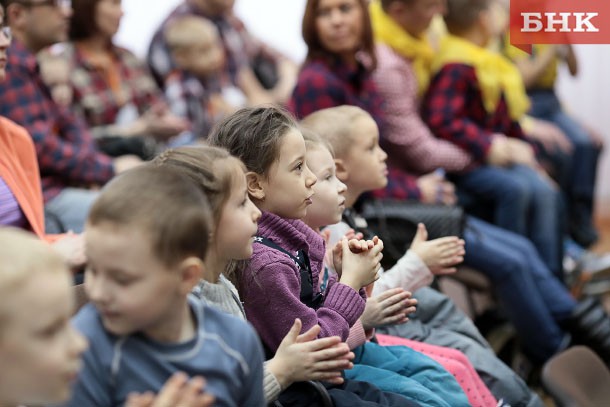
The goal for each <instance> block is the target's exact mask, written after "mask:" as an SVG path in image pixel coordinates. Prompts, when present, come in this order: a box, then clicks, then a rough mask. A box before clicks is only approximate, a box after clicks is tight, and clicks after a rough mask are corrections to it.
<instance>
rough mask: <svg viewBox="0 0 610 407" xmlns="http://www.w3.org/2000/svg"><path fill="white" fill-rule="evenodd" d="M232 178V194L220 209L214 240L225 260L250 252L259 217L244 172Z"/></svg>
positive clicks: (247, 256)
mask: <svg viewBox="0 0 610 407" xmlns="http://www.w3.org/2000/svg"><path fill="white" fill-rule="evenodd" d="M239 171H240V173H241V170H239ZM235 178H236V179H235V181H234V182H233V190H232V191H231V196H229V199H227V201H226V202H225V204H224V206H223V208H222V211H221V213H220V219H219V221H218V224H217V226H216V233H215V239H214V243H213V244H214V245H215V248H216V252H217V253H219V255H220V256H222V258H223V259H224V260H244V259H248V258H250V256H252V238H253V237H254V236H255V235H256V231H257V229H258V225H257V222H258V219H259V218H260V217H261V211H260V210H259V209H258V208H257V207H256V206H255V205H254V204H253V203H252V201H251V200H250V197H249V196H248V189H247V187H246V176H245V175H244V174H240V175H239V176H236V177H235Z"/></svg>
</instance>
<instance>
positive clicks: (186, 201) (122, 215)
mask: <svg viewBox="0 0 610 407" xmlns="http://www.w3.org/2000/svg"><path fill="white" fill-rule="evenodd" d="M101 223H112V224H115V225H117V226H121V227H137V228H142V229H145V230H146V232H148V233H147V235H148V236H150V242H151V245H152V250H153V252H154V253H155V255H156V257H157V259H159V260H160V261H162V262H163V264H165V265H166V266H168V267H172V266H174V265H176V264H177V263H179V262H180V261H182V260H184V259H185V258H186V257H189V256H195V257H198V258H200V259H201V260H204V259H205V255H206V251H207V248H208V240H209V234H210V207H209V204H208V200H207V198H206V196H205V195H204V194H203V193H202V192H201V189H200V188H199V187H198V186H197V185H195V184H194V183H193V181H191V180H190V179H189V178H188V177H185V176H184V175H182V174H181V173H180V172H178V171H176V170H175V169H171V168H159V167H156V166H154V165H152V164H144V165H142V166H140V167H137V168H135V169H133V170H130V171H127V172H125V173H123V174H121V175H120V176H118V177H117V178H115V179H114V180H112V181H110V183H108V184H107V185H106V186H105V187H104V189H102V192H101V193H100V196H99V197H98V198H97V200H96V201H95V203H94V204H93V207H92V208H91V211H90V213H89V218H88V224H89V225H92V226H95V225H99V224H101Z"/></svg>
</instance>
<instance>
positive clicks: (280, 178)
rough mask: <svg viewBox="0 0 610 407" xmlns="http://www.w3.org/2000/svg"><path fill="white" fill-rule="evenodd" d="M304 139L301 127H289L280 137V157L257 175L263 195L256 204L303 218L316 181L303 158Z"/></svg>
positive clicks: (288, 217)
mask: <svg viewBox="0 0 610 407" xmlns="http://www.w3.org/2000/svg"><path fill="white" fill-rule="evenodd" d="M305 153H306V149H305V141H304V140H303V135H302V134H301V132H300V131H298V130H296V129H290V130H289V131H288V132H287V133H286V134H285V135H284V136H283V137H282V140H281V141H280V147H279V159H277V160H276V161H275V162H274V163H273V164H272V165H271V168H269V171H268V174H267V175H268V176H267V177H264V176H260V182H261V187H262V190H263V193H264V199H263V200H259V207H260V208H261V209H263V210H266V211H269V212H272V213H274V214H276V215H278V216H281V217H282V218H287V219H303V218H304V217H305V215H306V214H307V207H308V206H309V205H311V203H312V196H313V194H314V191H313V186H314V184H315V183H316V181H317V178H316V176H315V175H314V174H313V173H312V172H311V170H310V169H309V167H308V166H307V163H306V161H305Z"/></svg>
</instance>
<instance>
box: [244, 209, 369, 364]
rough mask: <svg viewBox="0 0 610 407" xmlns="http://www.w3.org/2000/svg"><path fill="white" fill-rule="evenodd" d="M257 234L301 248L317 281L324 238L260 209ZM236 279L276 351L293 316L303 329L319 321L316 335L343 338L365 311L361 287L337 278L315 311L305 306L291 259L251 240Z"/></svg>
mask: <svg viewBox="0 0 610 407" xmlns="http://www.w3.org/2000/svg"><path fill="white" fill-rule="evenodd" d="M258 235H259V236H264V237H266V238H268V239H270V240H272V241H273V242H274V243H275V244H277V245H279V246H280V247H282V248H283V249H284V250H286V251H289V252H294V253H296V252H297V251H298V250H305V251H306V252H307V254H308V255H309V260H310V263H311V271H312V278H313V286H314V287H318V277H319V274H320V271H321V270H322V267H323V266H322V262H323V260H324V252H325V248H324V240H323V239H322V237H321V236H320V235H319V234H318V233H316V232H315V231H314V230H313V229H311V228H310V227H309V226H307V225H306V224H305V223H303V222H302V221H300V220H294V219H290V220H287V219H284V218H280V217H279V216H277V215H274V214H272V213H269V212H263V215H262V217H261V219H260V221H259V222H258ZM239 280H240V282H239V293H240V296H241V299H242V301H243V302H244V308H245V310H246V316H247V318H248V321H250V323H252V325H253V326H254V328H256V330H257V331H258V334H259V335H260V337H261V339H262V341H263V342H264V343H265V345H266V346H267V347H268V348H269V349H271V350H272V351H274V352H275V351H276V350H277V348H278V346H279V344H280V342H281V341H282V339H283V338H284V336H286V334H287V333H288V330H289V329H290V327H291V326H292V324H293V323H294V319H295V318H300V319H301V321H302V322H303V330H302V331H303V332H304V331H306V330H308V329H309V328H311V327H312V326H314V325H315V324H319V325H320V327H321V328H322V330H321V331H320V334H319V335H318V337H320V338H324V337H327V336H334V335H338V336H340V337H341V339H342V340H343V341H345V340H346V339H347V337H348V335H349V330H350V327H351V326H352V325H353V324H354V323H355V322H356V321H357V320H358V318H359V317H360V315H361V314H362V312H363V311H364V305H365V298H366V297H365V296H366V294H364V291H362V290H361V291H362V292H361V293H359V292H357V291H355V290H354V289H353V288H351V287H349V286H347V285H344V284H341V283H339V282H337V281H336V280H335V279H331V280H330V281H329V282H328V286H327V289H326V293H325V300H324V305H323V306H322V307H320V308H319V309H318V310H317V311H316V310H314V309H312V308H309V307H307V306H306V305H305V304H303V303H302V302H301V300H300V294H301V277H300V274H299V270H298V268H297V266H296V265H295V264H294V262H293V261H292V259H290V257H288V255H286V254H285V253H282V252H280V251H279V250H275V249H272V248H270V247H267V246H264V245H262V244H259V243H255V244H254V253H253V255H252V257H251V259H250V262H249V264H248V266H247V267H246V269H245V270H244V271H243V272H242V275H241V277H240V278H239Z"/></svg>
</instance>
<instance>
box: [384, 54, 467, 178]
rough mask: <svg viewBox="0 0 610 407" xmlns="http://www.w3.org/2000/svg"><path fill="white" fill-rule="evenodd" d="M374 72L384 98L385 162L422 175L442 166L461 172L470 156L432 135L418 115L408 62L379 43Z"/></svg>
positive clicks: (414, 78) (413, 81)
mask: <svg viewBox="0 0 610 407" xmlns="http://www.w3.org/2000/svg"><path fill="white" fill-rule="evenodd" d="M376 51H377V69H376V70H375V72H373V78H374V80H375V84H376V85H377V88H378V89H379V93H380V94H381V95H382V96H383V98H384V99H385V115H386V116H385V117H386V128H385V131H384V132H383V139H382V145H383V147H384V149H385V150H386V151H387V153H388V162H389V163H390V164H391V165H394V166H396V167H398V168H403V169H405V170H407V171H413V172H415V173H418V174H425V173H429V172H432V171H434V170H435V169H437V168H439V167H442V168H444V169H445V170H447V171H448V172H460V171H464V170H465V169H467V168H468V166H469V165H470V164H471V162H472V159H471V158H470V155H469V154H468V153H467V152H465V151H464V150H462V149H461V148H459V147H458V146H456V145H455V144H453V143H451V142H449V141H447V140H441V139H438V138H437V137H435V136H434V134H432V132H431V131H430V129H429V128H428V126H426V124H425V123H424V122H423V120H422V118H421V116H420V113H419V102H420V101H419V96H418V85H417V78H416V77H415V73H414V72H413V68H412V67H411V62H410V61H409V60H408V59H406V58H404V57H403V56H401V55H399V54H398V53H396V52H395V51H394V50H392V49H391V48H390V47H388V46H386V45H384V44H378V45H377V47H376Z"/></svg>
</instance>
